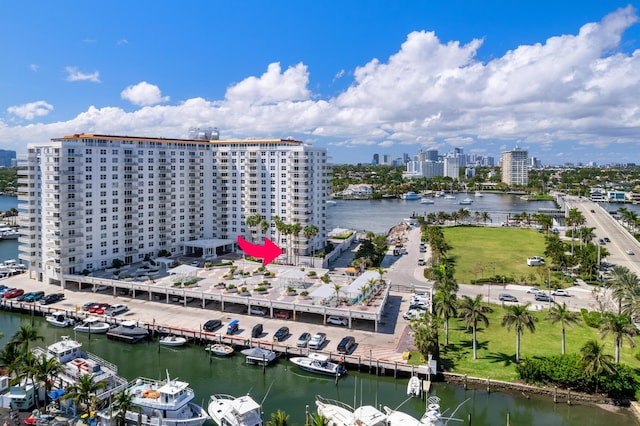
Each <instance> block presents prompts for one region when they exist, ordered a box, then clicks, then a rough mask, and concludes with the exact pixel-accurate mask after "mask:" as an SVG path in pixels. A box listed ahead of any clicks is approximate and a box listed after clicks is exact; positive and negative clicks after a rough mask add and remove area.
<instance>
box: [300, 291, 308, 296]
mask: <svg viewBox="0 0 640 426" xmlns="http://www.w3.org/2000/svg"><path fill="white" fill-rule="evenodd" d="M308 295H309V292H308V291H307V290H303V291H302V292H301V293H300V296H302V297H307V296H308Z"/></svg>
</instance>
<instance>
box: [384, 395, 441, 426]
mask: <svg viewBox="0 0 640 426" xmlns="http://www.w3.org/2000/svg"><path fill="white" fill-rule="evenodd" d="M384 410H385V412H386V413H387V424H388V426H405V425H416V426H444V424H445V423H444V422H443V417H442V414H441V413H440V398H438V397H437V396H431V397H429V398H428V399H427V410H426V411H425V413H424V414H423V416H422V417H421V418H420V419H419V420H418V419H416V418H415V417H413V416H410V415H409V414H407V413H403V412H402V411H396V410H392V409H390V408H389V407H384ZM446 420H453V418H451V417H449V418H446Z"/></svg>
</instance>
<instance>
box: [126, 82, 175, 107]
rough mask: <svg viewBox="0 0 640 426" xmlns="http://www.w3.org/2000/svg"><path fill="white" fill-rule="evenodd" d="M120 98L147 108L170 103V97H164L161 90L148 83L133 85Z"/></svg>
mask: <svg viewBox="0 0 640 426" xmlns="http://www.w3.org/2000/svg"><path fill="white" fill-rule="evenodd" d="M120 97H121V98H122V99H124V100H127V101H129V102H131V103H132V104H134V105H140V106H147V105H155V104H159V103H162V102H168V101H169V96H162V92H161V91H160V88H159V87H158V86H156V85H155V84H149V83H147V82H146V81H143V82H140V83H138V84H135V85H132V86H129V87H127V88H126V89H124V90H123V91H122V92H121V93H120Z"/></svg>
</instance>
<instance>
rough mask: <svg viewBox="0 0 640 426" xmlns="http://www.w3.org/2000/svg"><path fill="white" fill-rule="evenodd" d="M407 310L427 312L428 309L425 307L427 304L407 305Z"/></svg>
mask: <svg viewBox="0 0 640 426" xmlns="http://www.w3.org/2000/svg"><path fill="white" fill-rule="evenodd" d="M409 310H410V311H414V310H418V311H427V310H429V307H428V306H427V302H419V303H412V304H411V305H409Z"/></svg>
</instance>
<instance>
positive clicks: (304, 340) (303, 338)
mask: <svg viewBox="0 0 640 426" xmlns="http://www.w3.org/2000/svg"><path fill="white" fill-rule="evenodd" d="M309 340H311V333H308V332H306V331H305V332H304V333H302V334H301V335H300V337H298V341H297V342H296V346H297V347H299V348H306V347H307V345H308V344H309Z"/></svg>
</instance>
